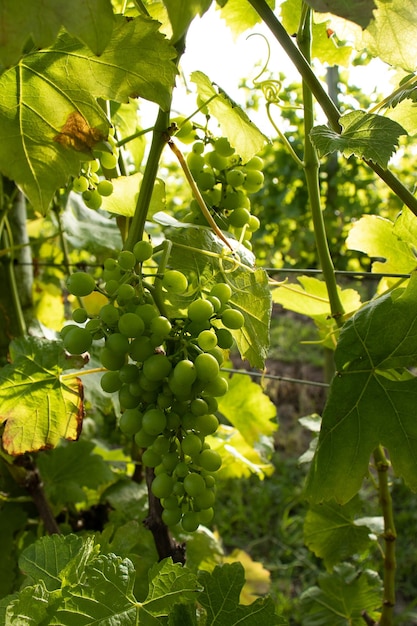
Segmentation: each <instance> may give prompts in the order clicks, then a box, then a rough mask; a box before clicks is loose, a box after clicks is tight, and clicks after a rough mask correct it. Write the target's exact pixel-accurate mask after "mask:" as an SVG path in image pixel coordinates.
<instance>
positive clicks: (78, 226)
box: [61, 193, 123, 254]
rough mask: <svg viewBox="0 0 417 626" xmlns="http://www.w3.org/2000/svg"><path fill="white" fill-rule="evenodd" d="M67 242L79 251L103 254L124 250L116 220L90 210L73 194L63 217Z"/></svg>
mask: <svg viewBox="0 0 417 626" xmlns="http://www.w3.org/2000/svg"><path fill="white" fill-rule="evenodd" d="M61 219H62V226H63V229H64V231H65V238H66V240H67V241H68V242H69V243H70V244H71V245H72V246H73V247H74V248H77V249H83V248H84V249H87V250H88V251H89V252H90V253H91V254H100V253H101V254H103V252H104V251H105V252H107V254H108V251H109V250H111V251H112V252H113V251H114V250H121V249H122V245H123V242H122V237H121V235H120V230H119V229H118V227H117V224H116V222H115V221H114V220H109V218H108V216H104V215H103V214H102V213H99V212H98V211H93V210H92V209H88V208H87V207H86V206H85V205H84V203H83V201H82V200H81V197H79V196H78V195H77V194H75V193H71V194H70V196H69V198H68V202H67V205H66V207H65V210H64V212H63V213H62V216H61Z"/></svg>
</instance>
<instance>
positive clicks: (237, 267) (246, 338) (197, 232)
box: [155, 216, 271, 369]
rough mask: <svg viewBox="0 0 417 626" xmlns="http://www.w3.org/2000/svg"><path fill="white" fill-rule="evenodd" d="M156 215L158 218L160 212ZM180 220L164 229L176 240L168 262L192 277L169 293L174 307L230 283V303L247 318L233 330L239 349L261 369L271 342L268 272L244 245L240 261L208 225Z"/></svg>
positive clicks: (186, 305) (177, 308) (168, 235)
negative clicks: (183, 288)
mask: <svg viewBox="0 0 417 626" xmlns="http://www.w3.org/2000/svg"><path fill="white" fill-rule="evenodd" d="M155 218H157V219H158V221H159V220H160V219H161V216H159V217H158V216H155ZM172 223H174V222H172ZM177 224H178V225H179V226H180V227H178V228H171V229H170V231H165V232H166V235H167V237H168V238H169V239H171V240H172V242H173V247H172V251H171V256H170V259H169V265H172V267H175V268H176V269H178V270H180V271H183V272H184V273H185V274H186V275H187V276H188V277H189V282H190V289H189V291H188V292H187V293H186V294H185V295H184V296H179V297H178V298H176V299H173V298H172V297H171V296H170V300H171V302H172V304H173V305H174V306H173V309H172V311H173V312H175V311H178V310H183V311H184V312H185V309H186V308H187V307H188V305H189V304H190V302H191V301H192V300H193V299H194V298H195V294H196V292H198V291H203V292H207V293H208V292H209V291H210V289H211V287H212V286H213V285H214V284H215V283H216V282H226V283H228V284H229V285H230V287H231V288H232V292H233V295H232V298H231V300H230V305H231V306H232V307H233V308H235V309H238V310H239V311H241V313H242V314H243V317H244V320H245V323H244V326H243V327H242V328H241V329H240V330H234V331H232V333H233V335H234V337H235V340H236V343H237V346H238V349H239V351H240V353H241V355H242V357H243V358H246V359H248V361H249V362H250V364H251V365H252V366H253V367H258V368H260V369H262V368H263V367H264V360H265V359H266V357H267V352H268V346H269V321H270V313H271V296H270V293H269V287H268V277H267V274H266V272H264V270H262V269H256V270H255V269H252V268H251V266H250V265H249V263H250V262H251V261H252V258H251V255H250V253H248V252H247V251H246V252H245V248H243V247H242V246H240V247H239V249H238V252H239V255H241V257H240V261H241V262H239V261H238V262H236V263H235V261H234V259H233V257H231V256H230V255H229V256H224V244H223V242H222V241H220V239H218V238H217V236H216V235H215V234H214V233H212V231H211V230H210V229H209V228H205V227H198V226H194V225H187V226H184V225H182V224H180V223H179V222H178V223H177ZM246 260H248V264H246V263H244V262H245V261H246ZM167 305H168V306H169V303H167Z"/></svg>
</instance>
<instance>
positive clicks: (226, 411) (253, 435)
mask: <svg viewBox="0 0 417 626" xmlns="http://www.w3.org/2000/svg"><path fill="white" fill-rule="evenodd" d="M219 411H220V412H221V413H222V414H223V415H224V416H225V417H226V418H227V419H228V421H229V422H230V423H231V424H232V425H233V426H234V427H235V428H237V429H238V431H239V432H240V433H241V435H242V436H243V437H244V439H245V440H246V441H247V442H248V443H249V444H250V445H251V446H256V444H258V443H259V441H260V440H261V439H262V438H263V437H268V436H271V435H272V434H273V433H274V432H275V431H276V430H277V428H278V423H277V421H276V419H275V420H274V421H272V420H273V419H274V418H276V413H277V411H276V407H275V405H274V404H273V403H272V402H271V400H270V399H269V397H268V396H267V395H266V394H265V393H263V391H262V387H261V386H260V385H257V384H256V383H253V382H252V381H251V380H250V379H249V377H248V376H246V375H243V374H234V375H233V376H232V377H231V378H230V379H229V390H228V392H227V394H226V395H225V396H223V397H222V398H219Z"/></svg>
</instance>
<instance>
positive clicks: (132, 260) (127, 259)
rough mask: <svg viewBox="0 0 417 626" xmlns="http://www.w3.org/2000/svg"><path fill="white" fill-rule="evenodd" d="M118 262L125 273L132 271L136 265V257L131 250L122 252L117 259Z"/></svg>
mask: <svg viewBox="0 0 417 626" xmlns="http://www.w3.org/2000/svg"><path fill="white" fill-rule="evenodd" d="M117 261H118V263H119V267H121V269H122V270H125V271H129V270H132V269H133V268H134V267H135V265H136V257H135V255H134V254H133V252H131V251H130V250H122V251H121V253H120V254H119V256H118V257H117Z"/></svg>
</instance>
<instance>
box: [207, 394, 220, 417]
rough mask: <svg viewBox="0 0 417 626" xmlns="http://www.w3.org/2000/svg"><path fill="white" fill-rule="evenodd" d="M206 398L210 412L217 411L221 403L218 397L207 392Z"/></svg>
mask: <svg viewBox="0 0 417 626" xmlns="http://www.w3.org/2000/svg"><path fill="white" fill-rule="evenodd" d="M204 400H205V401H206V402H207V405H208V410H209V413H215V412H216V411H217V409H218V408H219V403H218V402H217V400H216V398H214V397H213V396H210V395H208V394H207V393H205V394H204Z"/></svg>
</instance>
